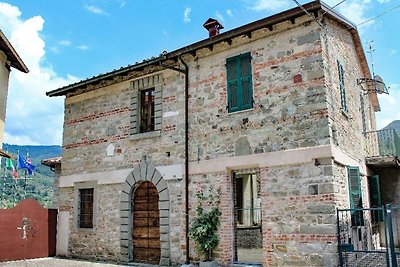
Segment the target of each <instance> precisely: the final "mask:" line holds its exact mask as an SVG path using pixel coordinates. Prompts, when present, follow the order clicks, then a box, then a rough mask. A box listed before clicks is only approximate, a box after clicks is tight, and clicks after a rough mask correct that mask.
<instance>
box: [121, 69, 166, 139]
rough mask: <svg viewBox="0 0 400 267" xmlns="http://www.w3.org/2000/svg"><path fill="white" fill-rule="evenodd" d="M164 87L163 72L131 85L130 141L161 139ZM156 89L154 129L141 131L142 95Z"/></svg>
mask: <svg viewBox="0 0 400 267" xmlns="http://www.w3.org/2000/svg"><path fill="white" fill-rule="evenodd" d="M163 85H164V78H163V74H162V72H156V73H152V74H150V75H146V76H142V77H139V78H137V79H135V80H132V81H131V83H130V98H131V116H130V133H129V140H131V141H134V140H140V139H145V138H153V137H160V136H161V130H162V123H163V117H162V108H163V98H162V97H163V96H162V92H163ZM152 88H154V128H151V129H152V130H149V131H142V129H141V102H142V101H141V93H142V92H143V91H146V90H150V89H152Z"/></svg>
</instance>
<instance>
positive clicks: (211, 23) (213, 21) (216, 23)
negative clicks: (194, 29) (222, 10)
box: [203, 18, 224, 30]
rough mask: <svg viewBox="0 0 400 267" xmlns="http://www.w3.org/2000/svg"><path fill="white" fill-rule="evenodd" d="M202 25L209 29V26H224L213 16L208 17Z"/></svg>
mask: <svg viewBox="0 0 400 267" xmlns="http://www.w3.org/2000/svg"><path fill="white" fill-rule="evenodd" d="M203 27H204V28H206V29H207V30H210V29H211V28H217V29H219V30H220V29H223V28H224V26H222V24H221V23H219V21H218V20H216V19H213V18H209V19H208V20H207V21H206V22H204V24H203Z"/></svg>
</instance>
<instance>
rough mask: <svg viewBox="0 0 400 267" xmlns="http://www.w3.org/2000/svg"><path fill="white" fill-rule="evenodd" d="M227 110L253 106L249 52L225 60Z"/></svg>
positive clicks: (244, 108)
mask: <svg viewBox="0 0 400 267" xmlns="http://www.w3.org/2000/svg"><path fill="white" fill-rule="evenodd" d="M226 76H227V91H228V112H235V111H241V110H246V109H251V108H253V84H252V70H251V55H250V53H245V54H241V55H238V56H235V57H231V58H228V59H227V60H226Z"/></svg>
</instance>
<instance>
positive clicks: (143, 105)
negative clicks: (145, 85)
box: [139, 88, 155, 133]
mask: <svg viewBox="0 0 400 267" xmlns="http://www.w3.org/2000/svg"><path fill="white" fill-rule="evenodd" d="M139 92H140V132H141V133H147V132H151V131H154V107H155V105H154V100H155V90H154V88H150V89H146V90H140V91H139Z"/></svg>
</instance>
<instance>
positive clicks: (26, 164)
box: [18, 154, 35, 175]
mask: <svg viewBox="0 0 400 267" xmlns="http://www.w3.org/2000/svg"><path fill="white" fill-rule="evenodd" d="M29 161H30V160H29ZM18 168H20V169H27V170H28V173H29V175H32V174H33V170H34V169H35V166H33V165H32V164H31V163H29V162H27V160H26V159H24V157H22V156H21V155H19V154H18Z"/></svg>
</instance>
